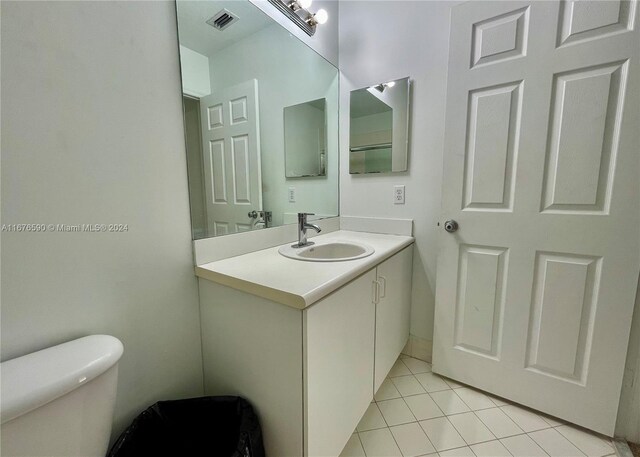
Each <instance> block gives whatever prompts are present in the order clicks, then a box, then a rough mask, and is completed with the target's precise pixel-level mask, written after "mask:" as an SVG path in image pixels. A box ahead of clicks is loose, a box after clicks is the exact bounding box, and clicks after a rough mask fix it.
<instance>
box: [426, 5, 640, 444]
mask: <svg viewBox="0 0 640 457" xmlns="http://www.w3.org/2000/svg"><path fill="white" fill-rule="evenodd" d="M636 15H637V4H636V2H633V3H630V2H620V1H604V2H594V1H584V0H583V1H569V0H567V1H562V2H558V1H533V2H484V1H474V2H469V3H465V4H462V5H460V6H457V7H455V8H453V10H452V22H451V44H450V58H449V76H448V89H447V113H446V132H445V138H446V139H445V150H444V176H443V177H444V181H443V182H444V185H443V197H442V198H443V200H442V221H441V224H440V225H441V228H443V226H444V224H443V223H442V222H444V221H445V220H448V219H453V220H456V221H457V222H458V223H459V229H458V231H457V232H455V233H447V232H445V230H442V233H441V235H440V236H441V238H440V252H439V257H438V281H437V292H436V315H435V337H434V354H433V358H434V359H433V362H434V366H433V367H434V371H436V372H438V373H441V374H444V375H446V376H449V377H451V378H454V379H457V380H460V381H462V382H464V383H467V384H470V385H473V386H476V387H479V388H481V389H484V390H486V391H489V392H493V393H495V394H497V395H500V396H502V397H506V398H509V399H511V400H514V401H516V402H518V403H521V404H524V405H527V406H530V407H532V408H535V409H538V410H541V411H544V412H546V413H549V414H551V415H553V416H557V417H560V418H563V419H566V420H568V421H570V422H573V423H576V424H579V425H582V426H584V427H587V428H590V429H593V430H596V431H599V432H602V433H604V434H607V435H612V434H613V431H614V426H615V419H616V411H617V408H618V401H619V395H620V387H621V382H622V375H623V370H624V363H625V354H626V350H627V343H628V337H629V330H630V322H631V315H632V310H633V304H634V297H635V292H636V285H637V279H638V268H639V263H640V261H639V256H640V253H639V250H640V247H639V244H640V229H639V224H640V217H639V212H640V189H639V186H638V182H639V181H640V179H639V171H640V168H639V157H640V154H639V150H638V148H639V144H640V137H639V134H638V132H639V131H640V128H639V127H640V118H639V117H640V116H639V106H640V84H639V76H640V75H639V70H640V67H639V64H638V59H639V52H640V34H639V33H638V30H637V27H638V26H637V22H638V21H637V17H636Z"/></svg>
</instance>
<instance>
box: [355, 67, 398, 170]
mask: <svg viewBox="0 0 640 457" xmlns="http://www.w3.org/2000/svg"><path fill="white" fill-rule="evenodd" d="M410 89H411V85H410V81H409V78H408V77H407V78H402V79H397V80H395V81H388V82H385V83H379V84H376V85H373V86H369V87H364V88H362V89H358V90H354V91H351V97H350V111H349V113H350V116H349V117H350V130H349V173H351V174H363V173H391V172H398V171H407V163H408V159H407V156H408V149H409V103H410Z"/></svg>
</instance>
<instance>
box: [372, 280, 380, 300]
mask: <svg viewBox="0 0 640 457" xmlns="http://www.w3.org/2000/svg"><path fill="white" fill-rule="evenodd" d="M371 295H372V296H373V304H374V305H377V304H378V303H380V283H379V282H378V281H376V280H375V279H374V280H373V281H371Z"/></svg>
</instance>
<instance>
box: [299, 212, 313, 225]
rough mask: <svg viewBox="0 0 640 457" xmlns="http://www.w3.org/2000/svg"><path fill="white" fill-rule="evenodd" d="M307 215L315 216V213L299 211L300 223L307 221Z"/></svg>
mask: <svg viewBox="0 0 640 457" xmlns="http://www.w3.org/2000/svg"><path fill="white" fill-rule="evenodd" d="M307 216H315V213H298V223H299V224H304V223H306V222H307Z"/></svg>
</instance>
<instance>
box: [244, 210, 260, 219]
mask: <svg viewBox="0 0 640 457" xmlns="http://www.w3.org/2000/svg"><path fill="white" fill-rule="evenodd" d="M247 216H249V217H250V218H251V219H256V218H257V217H258V212H257V211H256V210H253V211H249V213H248V214H247Z"/></svg>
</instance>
